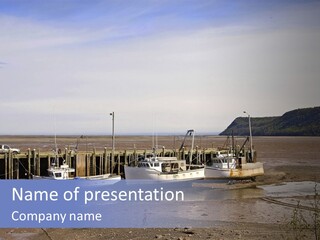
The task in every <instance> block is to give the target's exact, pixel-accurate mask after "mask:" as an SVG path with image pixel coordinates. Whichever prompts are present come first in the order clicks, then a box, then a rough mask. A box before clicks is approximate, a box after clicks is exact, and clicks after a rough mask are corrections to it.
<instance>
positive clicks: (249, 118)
mask: <svg viewBox="0 0 320 240" xmlns="http://www.w3.org/2000/svg"><path fill="white" fill-rule="evenodd" d="M243 113H245V114H247V115H248V120H249V133H250V155H251V161H253V155H252V131H251V117H250V114H249V113H247V112H246V111H243Z"/></svg>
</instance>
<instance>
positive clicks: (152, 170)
mask: <svg viewBox="0 0 320 240" xmlns="http://www.w3.org/2000/svg"><path fill="white" fill-rule="evenodd" d="M124 172H125V177H126V179H127V180H130V179H149V180H159V181H165V180H194V179H203V178H204V166H195V165H194V166H192V165H189V166H187V163H186V160H178V159H177V158H176V157H156V156H155V157H151V158H146V159H144V160H142V161H140V162H139V163H138V165H137V166H135V167H133V166H125V167H124Z"/></svg>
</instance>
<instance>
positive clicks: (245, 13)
mask: <svg viewBox="0 0 320 240" xmlns="http://www.w3.org/2000/svg"><path fill="white" fill-rule="evenodd" d="M319 78H320V1H305V0H303V1H295V0H290V1H287V0H282V1H278V0H270V1H262V0H237V1H223V0H185V1H182V0H103V1H102V0H51V1H43V0H28V1H25V0H0V83H1V86H0V89H1V90H0V92H1V93H0V108H1V110H2V111H1V117H0V135H8V134H9V135H16V134H18V135H20V134H21V135H22V134H32V135H38V134H81V135H88V134H101V135H109V134H111V129H112V118H111V116H110V112H114V116H115V118H114V119H115V121H114V125H115V132H116V134H144V133H158V134H161V133H170V134H174V133H184V132H186V131H187V130H188V129H194V130H195V131H196V133H206V134H216V133H219V132H222V131H223V130H224V129H225V128H227V126H228V125H229V124H230V123H231V122H232V121H233V120H234V119H235V118H236V117H239V116H243V117H244V116H246V115H245V114H244V113H243V111H247V112H248V113H249V114H250V115H251V116H252V117H264V116H280V115H282V114H284V113H285V112H286V111H290V110H293V109H297V108H305V107H314V106H320V91H319V90H320V79H319Z"/></svg>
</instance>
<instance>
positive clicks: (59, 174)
mask: <svg viewBox="0 0 320 240" xmlns="http://www.w3.org/2000/svg"><path fill="white" fill-rule="evenodd" d="M47 171H48V176H38V175H33V176H32V178H33V179H53V180H67V179H73V178H74V173H75V169H74V168H71V167H69V165H67V164H65V163H63V164H62V165H60V166H59V167H58V166H56V165H54V164H53V165H51V166H50V168H48V169H47Z"/></svg>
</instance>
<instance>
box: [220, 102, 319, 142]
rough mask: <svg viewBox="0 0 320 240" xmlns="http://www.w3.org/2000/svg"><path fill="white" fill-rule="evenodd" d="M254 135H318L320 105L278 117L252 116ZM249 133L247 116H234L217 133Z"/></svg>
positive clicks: (242, 134) (241, 134) (240, 134)
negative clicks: (220, 131)
mask: <svg viewBox="0 0 320 240" xmlns="http://www.w3.org/2000/svg"><path fill="white" fill-rule="evenodd" d="M251 125H252V135H254V136H320V107H314V108H303V109H296V110H292V111H289V112H286V113H285V114H283V115H282V116H280V117H252V118H251ZM232 131H233V134H234V135H237V136H244V135H249V127H248V118H247V117H238V118H236V119H235V120H234V121H233V122H232V123H231V124H230V125H229V126H228V128H227V129H226V130H224V131H223V132H222V133H220V134H219V135H231V134H232Z"/></svg>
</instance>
